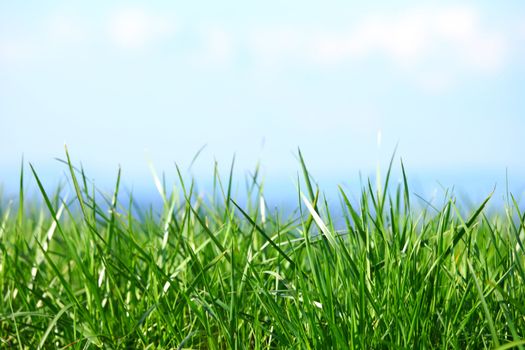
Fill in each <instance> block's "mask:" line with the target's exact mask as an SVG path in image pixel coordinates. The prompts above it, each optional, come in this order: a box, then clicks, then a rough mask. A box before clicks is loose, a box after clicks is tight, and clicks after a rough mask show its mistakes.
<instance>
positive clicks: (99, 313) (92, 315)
mask: <svg viewBox="0 0 525 350" xmlns="http://www.w3.org/2000/svg"><path fill="white" fill-rule="evenodd" d="M393 159H394V158H393ZM64 163H65V164H64V166H65V167H66V169H68V183H67V186H65V188H62V189H57V190H56V191H53V192H52V193H51V192H48V191H46V190H45V188H47V186H48V184H45V183H42V181H41V179H40V178H39V176H38V169H34V167H33V166H31V165H28V166H26V167H25V168H26V171H25V172H24V171H22V172H21V176H20V190H19V192H18V195H17V198H16V199H15V200H14V201H11V202H8V201H6V200H4V199H2V200H0V203H2V204H0V296H1V298H2V299H1V302H0V348H6V349H11V348H12V349H40V348H42V349H97V348H106V349H230V348H231V349H244V348H248V349H275V348H293V349H331V348H333V349H348V348H357V349H422V348H443V349H444V348H447V349H483V348H500V349H510V348H521V349H523V348H525V247H524V245H525V230H524V224H525V215H524V213H522V212H521V211H520V204H519V202H518V199H517V198H515V197H514V196H512V194H508V195H507V198H506V201H505V202H504V203H503V204H502V205H501V206H500V207H498V208H496V209H494V208H493V209H492V210H491V211H488V210H487V203H489V202H490V201H491V198H490V195H489V196H488V197H487V199H486V200H485V201H483V202H481V203H479V204H478V205H477V206H475V207H472V208H465V207H463V206H461V205H460V204H459V203H460V202H459V201H458V200H457V199H456V198H455V197H454V195H453V194H452V193H449V194H448V195H446V199H445V200H443V201H442V202H439V203H425V202H424V201H422V200H420V199H419V198H417V197H415V196H414V194H413V193H412V192H411V190H410V187H409V183H408V181H407V177H406V174H405V169H404V166H403V164H402V163H401V162H399V163H398V162H397V161H394V162H393V163H394V164H392V163H391V165H390V167H389V170H388V172H387V174H386V176H384V177H385V180H384V181H383V182H382V183H381V186H377V185H373V184H372V183H371V182H369V181H368V182H367V181H365V183H364V184H363V185H362V188H361V189H360V190H359V189H357V194H355V193H347V191H346V190H343V188H342V187H341V188H340V193H339V196H338V198H336V199H335V200H336V201H339V202H340V210H336V211H334V210H333V209H332V208H331V207H330V206H329V205H328V204H327V203H328V199H327V198H325V196H324V195H323V192H322V191H321V190H320V189H319V188H318V186H317V185H316V183H315V181H314V180H313V177H312V175H311V174H310V173H309V172H308V170H307V167H306V165H305V162H304V160H303V157H302V156H301V155H300V153H299V164H298V169H299V171H300V174H301V179H298V183H297V197H296V198H295V199H294V200H295V203H296V208H295V210H293V211H290V210H287V211H284V210H281V211H279V210H277V211H275V210H270V208H268V207H267V205H266V204H265V201H264V196H263V186H262V185H261V183H262V181H261V179H260V178H259V176H258V175H257V174H255V175H254V176H253V177H251V178H249V181H248V182H247V185H246V193H245V194H244V196H243V198H241V199H239V200H238V199H236V198H233V196H232V193H233V191H232V188H233V187H234V184H235V183H236V182H235V180H234V179H233V176H232V172H231V173H230V174H226V175H222V174H219V172H218V171H215V172H214V174H215V177H214V178H215V181H214V184H213V188H212V190H211V191H210V193H209V195H207V196H205V197H201V196H199V195H198V191H197V190H196V188H197V187H196V186H197V185H198V181H195V182H194V181H184V180H183V176H182V175H181V172H180V171H179V169H178V168H177V169H175V170H174V172H176V174H177V175H178V176H179V181H177V182H176V183H175V184H174V185H173V186H171V185H170V186H168V185H166V184H165V183H164V182H163V181H161V180H160V179H158V178H156V177H154V178H153V181H154V182H155V183H156V185H157V188H158V192H159V194H160V195H161V197H162V201H163V203H164V204H163V207H162V208H161V209H158V210H157V209H156V208H152V207H147V206H142V205H141V203H138V202H137V201H136V200H134V199H133V196H125V195H123V194H122V193H121V192H122V190H121V189H120V182H121V176H120V172H119V173H118V174H116V176H115V178H116V180H115V188H114V192H113V193H109V194H105V193H102V192H100V191H98V190H97V189H96V188H95V187H94V186H93V184H92V183H91V182H90V181H89V180H88V177H87V175H86V174H85V171H84V170H83V169H82V168H79V167H75V165H74V164H73V162H72V161H71V160H70V157H69V154H67V152H66V159H65V160H64ZM232 169H233V165H232ZM391 170H392V171H398V172H399V173H400V174H401V175H402V179H403V180H404V181H401V183H400V184H399V185H397V187H395V186H394V185H392V184H391V182H392V181H391V179H390V177H391V176H390V174H391ZM29 184H36V187H37V188H38V189H39V192H38V193H39V195H38V198H37V199H34V198H31V199H29V198H25V197H27V196H25V192H24V190H25V189H26V188H27V186H29ZM66 193H69V195H67V194H66ZM332 200H333V199H332ZM336 212H337V213H338V214H337V217H335V215H336V214H335V213H336ZM340 213H342V214H340ZM341 216H342V217H341ZM335 222H341V223H344V225H339V224H338V225H336V224H335Z"/></svg>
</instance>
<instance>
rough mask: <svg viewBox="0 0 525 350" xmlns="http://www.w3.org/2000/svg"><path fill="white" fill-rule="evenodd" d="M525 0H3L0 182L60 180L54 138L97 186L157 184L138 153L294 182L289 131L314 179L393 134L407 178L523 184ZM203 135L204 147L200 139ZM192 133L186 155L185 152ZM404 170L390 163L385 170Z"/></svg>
mask: <svg viewBox="0 0 525 350" xmlns="http://www.w3.org/2000/svg"><path fill="white" fill-rule="evenodd" d="M524 91H525V3H524V2H522V1H517V0H516V1H505V2H494V1H462V2H457V1H439V2H438V1H435V2H430V1H428V2H424V4H423V3H422V2H419V1H397V2H390V1H378V2H373V3H370V2H364V1H359V2H357V1H343V0H340V1H338V0H328V1H322V2H321V1H311V2H308V1H306V2H305V1H295V0H291V1H286V2H283V1H264V2H257V3H254V2H246V1H232V0H224V1H216V2H212V1H208V2H204V1H184V2H174V1H150V2H145V1H144V2H139V1H111V2H109V1H89V2H81V1H45V2H43V1H24V2H18V1H7V0H0V130H1V134H0V182H1V183H2V184H3V186H4V192H7V193H8V194H9V193H11V194H16V192H17V187H16V186H17V181H18V176H19V171H20V163H21V159H22V157H24V159H25V161H27V162H31V163H32V164H34V166H35V167H36V169H37V171H38V172H39V173H40V174H41V176H42V178H43V180H44V182H45V183H46V184H49V185H50V186H55V185H56V184H57V183H58V181H59V179H60V178H63V173H64V171H65V167H64V166H63V164H61V163H60V162H58V161H57V160H55V158H56V157H58V158H64V157H65V156H64V144H67V145H68V147H69V150H70V153H71V156H72V157H73V161H74V162H75V163H76V164H78V163H79V162H82V164H83V165H84V167H85V168H86V170H87V172H88V175H89V176H90V177H92V178H93V179H95V181H96V184H97V185H98V186H101V187H107V188H111V186H112V184H113V183H114V181H115V176H116V171H117V167H118V165H121V166H122V168H123V177H124V182H125V186H126V187H127V188H129V189H133V191H135V192H136V193H138V194H141V195H142V196H143V197H144V198H147V197H148V196H149V195H155V187H154V183H153V181H152V177H151V173H150V169H149V165H148V164H149V163H150V162H151V163H152V164H153V165H154V166H155V168H156V169H157V171H158V172H159V173H160V172H162V171H164V172H165V173H166V176H167V178H168V179H169V178H174V177H175V174H176V173H175V166H174V164H175V162H176V163H177V164H179V165H180V166H181V168H182V169H184V170H185V171H187V173H188V174H192V175H193V176H195V177H196V178H197V180H198V182H200V183H202V184H203V185H206V184H207V183H210V181H211V178H212V175H213V165H214V160H217V161H218V162H219V165H220V169H221V170H222V172H223V174H224V175H227V171H228V168H229V165H230V162H231V159H232V157H233V155H234V154H235V155H236V169H237V174H238V176H239V177H238V180H241V181H240V185H239V186H240V192H242V179H243V176H244V175H246V174H247V173H248V172H250V171H253V169H254V168H255V166H256V164H257V163H258V162H260V164H261V171H262V174H263V176H264V178H265V179H266V180H265V181H266V188H267V196H268V197H272V196H273V197H274V198H276V199H282V198H289V197H290V196H291V198H292V200H294V201H295V200H296V196H294V193H295V187H294V179H296V177H297V172H298V170H299V163H298V161H297V147H300V148H301V150H302V152H303V154H304V156H305V158H306V161H307V163H308V165H309V167H310V170H311V172H312V174H313V175H314V176H315V178H316V179H317V180H318V181H319V183H320V184H321V186H322V187H323V188H325V189H326V191H328V192H330V191H333V192H335V185H336V184H338V183H342V184H343V185H344V186H345V187H347V188H349V189H350V191H353V192H356V191H358V188H359V175H360V174H361V175H362V176H363V177H364V178H366V177H367V176H372V177H373V176H374V175H375V172H376V167H377V164H378V163H379V164H381V169H382V170H383V171H384V170H385V168H386V167H387V166H388V162H389V159H390V157H391V156H392V153H393V151H394V149H395V147H396V145H398V148H397V154H396V161H395V164H396V168H397V169H399V166H398V164H399V158H400V157H402V158H403V161H404V164H405V167H406V169H407V172H408V175H409V180H410V183H411V184H414V190H415V191H420V193H422V194H424V195H426V196H431V195H432V193H434V192H435V191H436V190H437V191H441V188H442V187H451V186H453V185H455V186H456V189H457V190H458V191H459V193H460V194H462V195H463V196H465V197H468V198H472V199H473V200H478V199H480V198H481V197H484V196H485V195H486V194H488V193H489V192H490V191H491V190H492V188H493V187H494V185H497V188H498V190H502V191H503V190H504V189H505V186H506V178H507V174H508V179H509V184H510V189H511V190H512V191H514V192H516V193H518V194H520V193H523V190H524V184H525V162H524V160H523V153H524V152H523V150H525V137H524V136H525V98H524ZM203 147H204V148H203ZM200 149H202V152H200V155H199V157H198V159H197V160H196V161H195V162H194V163H193V165H192V166H191V169H190V170H186V169H188V168H189V166H190V164H191V163H192V159H193V157H194V156H195V154H196V153H197V152H198V151H199V150H200ZM397 181H399V172H397V173H396V176H395V178H394V182H397Z"/></svg>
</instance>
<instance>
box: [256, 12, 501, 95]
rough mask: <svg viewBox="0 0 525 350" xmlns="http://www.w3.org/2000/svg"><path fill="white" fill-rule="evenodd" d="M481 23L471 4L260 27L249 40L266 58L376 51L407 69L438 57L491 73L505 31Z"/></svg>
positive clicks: (362, 56)
mask: <svg viewBox="0 0 525 350" xmlns="http://www.w3.org/2000/svg"><path fill="white" fill-rule="evenodd" d="M486 24H487V23H485V22H483V21H482V18H481V16H480V14H479V13H478V11H477V10H476V9H474V8H471V7H466V6H454V7H444V8H419V9H409V10H406V11H404V12H399V13H394V14H384V15H372V16H368V17H365V18H363V19H362V20H360V21H359V22H357V23H355V24H354V25H351V26H348V27H347V28H346V29H343V30H340V31H332V32H328V31H321V30H315V29H310V30H299V29H297V28H296V29H289V28H287V29H283V30H276V29H271V30H267V31H261V30H259V31H256V32H254V33H253V35H252V36H251V37H250V38H249V39H248V41H249V42H248V45H249V46H250V47H251V48H252V50H253V52H254V56H255V57H257V59H258V60H260V61H262V62H265V63H268V62H271V63H274V64H282V63H287V62H289V60H290V59H291V58H293V59H296V60H299V62H300V63H310V64H316V65H336V64H341V63H344V62H347V61H356V60H357V61H359V60H366V59H368V58H370V57H374V56H375V57H383V58H385V59H387V60H390V61H391V62H392V63H393V64H396V65H398V66H400V67H402V68H406V69H409V70H410V69H414V67H418V66H422V65H423V66H425V65H428V64H429V62H432V64H436V61H438V60H439V61H440V62H438V64H439V65H442V66H447V67H451V66H454V67H458V66H461V68H465V69H466V70H468V71H473V70H475V71H478V72H488V73H491V72H494V71H497V70H498V69H500V68H501V67H502V66H503V65H504V64H505V62H506V58H507V51H508V50H507V47H508V45H509V43H508V42H507V41H508V40H507V36H508V35H506V33H503V32H498V31H495V30H491V29H488V28H487V25H486ZM439 68H441V67H439ZM439 85H443V84H441V83H440V84H439Z"/></svg>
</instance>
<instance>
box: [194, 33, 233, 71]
mask: <svg viewBox="0 0 525 350" xmlns="http://www.w3.org/2000/svg"><path fill="white" fill-rule="evenodd" d="M202 37H203V41H204V43H203V44H204V53H203V54H202V60H203V61H206V62H211V63H219V64H225V63H228V62H230V60H231V58H232V57H233V54H234V49H235V47H234V43H233V38H232V36H231V35H230V34H229V33H228V32H227V31H225V30H224V29H221V28H220V27H213V28H207V29H206V30H204V31H203V34H202Z"/></svg>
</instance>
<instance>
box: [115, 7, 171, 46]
mask: <svg viewBox="0 0 525 350" xmlns="http://www.w3.org/2000/svg"><path fill="white" fill-rule="evenodd" d="M174 31H175V26H174V23H173V21H170V20H169V19H168V18H166V17H163V16H157V15H152V14H149V13H147V12H146V11H144V10H142V9H136V8H128V9H122V10H120V11H118V12H117V13H115V14H114V15H113V16H112V18H111V19H110V23H109V34H110V37H111V39H112V40H113V42H114V43H115V44H116V45H118V46H120V47H122V48H128V49H139V48H142V47H144V46H145V45H147V44H149V43H150V42H152V41H155V40H158V39H162V38H165V37H166V36H169V35H170V34H173V33H174Z"/></svg>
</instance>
